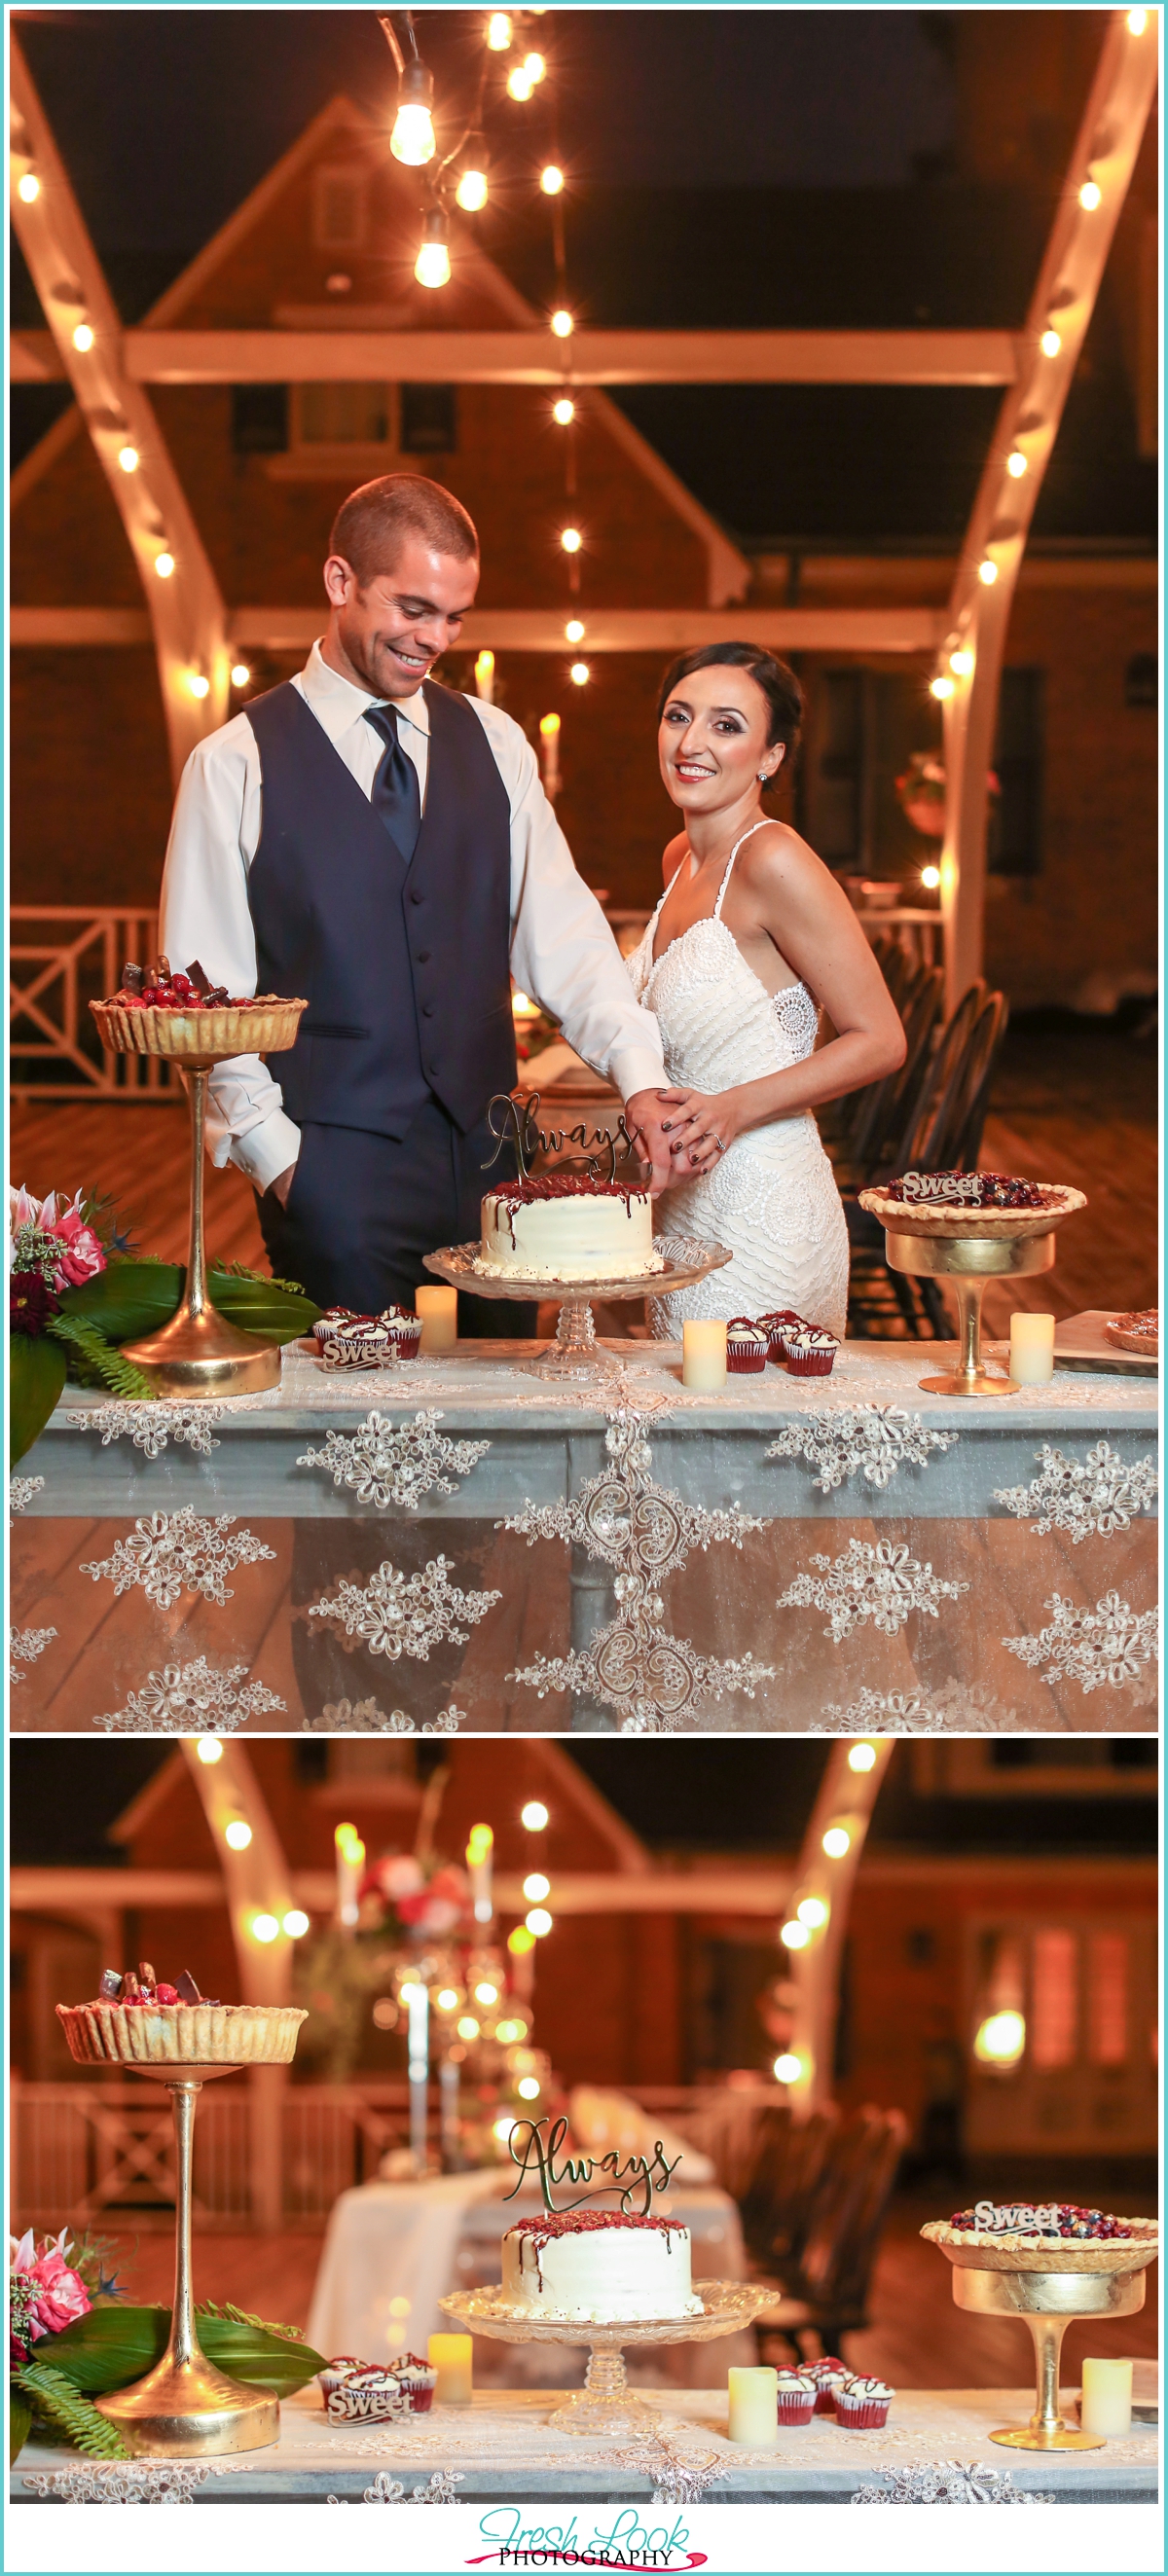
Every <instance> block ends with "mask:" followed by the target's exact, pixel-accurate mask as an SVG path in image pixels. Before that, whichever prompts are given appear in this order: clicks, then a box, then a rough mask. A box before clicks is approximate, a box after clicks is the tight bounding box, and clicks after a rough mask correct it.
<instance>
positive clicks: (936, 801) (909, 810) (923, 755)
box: [896, 751, 1001, 841]
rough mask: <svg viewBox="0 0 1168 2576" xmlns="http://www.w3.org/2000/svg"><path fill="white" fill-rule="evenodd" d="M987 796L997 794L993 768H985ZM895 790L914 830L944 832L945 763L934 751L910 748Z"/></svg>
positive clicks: (935, 838) (940, 834) (938, 835)
mask: <svg viewBox="0 0 1168 2576" xmlns="http://www.w3.org/2000/svg"><path fill="white" fill-rule="evenodd" d="M986 783H987V785H988V788H989V792H990V796H991V798H993V797H996V796H998V795H999V794H1000V792H1001V790H1000V786H999V781H998V778H997V775H996V772H995V771H994V770H992V769H991V770H988V771H987V772H986ZM896 793H897V798H898V800H899V804H900V810H901V812H902V814H907V816H908V819H909V822H910V823H911V824H912V825H913V827H914V830H916V831H918V832H925V833H927V834H928V836H929V839H930V840H933V841H939V840H941V839H943V837H944V832H945V763H944V761H943V760H942V759H941V758H940V757H939V755H938V754H937V753H936V752H935V751H914V752H913V753H912V754H911V756H910V759H909V764H908V768H907V769H902V771H901V774H900V776H899V778H898V779H897V781H896Z"/></svg>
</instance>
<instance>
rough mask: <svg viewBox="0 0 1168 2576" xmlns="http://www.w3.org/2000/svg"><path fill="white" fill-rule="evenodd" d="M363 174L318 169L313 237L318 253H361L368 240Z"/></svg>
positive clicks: (314, 197)
mask: <svg viewBox="0 0 1168 2576" xmlns="http://www.w3.org/2000/svg"><path fill="white" fill-rule="evenodd" d="M365 211H366V183H365V177H364V174H363V172H360V171H353V170H344V169H324V170H318V171H317V173H316V176H315V180H314V182H313V191H312V238H313V242H314V244H315V246H316V248H317V250H359V249H360V247H361V244H362V243H363V241H364V239H365Z"/></svg>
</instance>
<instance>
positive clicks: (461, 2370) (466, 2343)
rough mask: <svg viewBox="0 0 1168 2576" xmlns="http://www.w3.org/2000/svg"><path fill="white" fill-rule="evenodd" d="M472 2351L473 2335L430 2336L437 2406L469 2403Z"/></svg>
mask: <svg viewBox="0 0 1168 2576" xmlns="http://www.w3.org/2000/svg"><path fill="white" fill-rule="evenodd" d="M473 2353H474V2338H473V2336H472V2335H456V2334H433V2335H431V2337H430V2340H429V2343H428V2344H427V2346H426V2359H427V2361H428V2362H429V2364H430V2367H431V2369H432V2370H436V2371H437V2373H438V2385H437V2387H436V2389H435V2391H434V2398H435V2403H436V2404H437V2405H439V2406H469V2404H470V2401H471V2382H472V2356H473ZM776 2405H777V2400H776Z"/></svg>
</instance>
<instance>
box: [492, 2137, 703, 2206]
mask: <svg viewBox="0 0 1168 2576" xmlns="http://www.w3.org/2000/svg"><path fill="white" fill-rule="evenodd" d="M545 2128H546V2129H547V2131H548V2134H547V2139H546V2142H545V2140H544V2138H543V2135H542V2132H543V2130H544V2129H545ZM525 2132H526V2134H524V2133H525ZM567 2134H568V2123H567V2121H566V2120H565V2119H563V2118H561V2119H558V2120H553V2121H552V2124H551V2127H550V2128H548V2124H547V2121H546V2120H516V2122H515V2124H514V2126H513V2128H512V2131H511V2136H510V2139H509V2140H508V2145H509V2148H510V2153H511V2161H512V2163H513V2164H516V2165H518V2167H519V2173H518V2177H517V2179H516V2181H515V2182H514V2183H513V2185H512V2187H511V2190H510V2191H505V2192H504V2194H503V2198H504V2200H514V2198H515V2194H516V2192H517V2191H518V2190H519V2189H520V2187H521V2185H522V2182H523V2178H524V2175H525V2174H528V2173H530V2172H532V2171H533V2170H534V2171H535V2172H537V2173H538V2175H539V2184H540V2190H541V2191H542V2193H543V2205H544V2208H545V2209H546V2211H547V2213H548V2216H549V2217H550V2218H559V2217H565V2216H566V2215H567V2213H568V2211H569V2210H573V2209H582V2208H583V2206H584V2203H585V2202H586V2201H589V2200H603V2199H604V2196H605V2194H606V2192H610V2191H615V2192H617V2193H618V2194H619V2205H620V2207H621V2209H622V2210H623V2212H624V2214H625V2216H626V2218H627V2217H630V2216H631V2215H632V2205H633V2200H634V2197H635V2195H636V2194H637V2193H638V2192H639V2193H640V2194H641V2209H640V2213H639V2214H640V2216H641V2217H642V2218H648V2217H650V2216H651V2214H652V2208H653V2194H654V2192H655V2191H668V2189H669V2184H670V2181H671V2179H672V2177H673V2175H674V2174H675V2173H676V2171H677V2168H678V2166H679V2164H680V2163H681V2157H680V2156H674V2158H673V2160H672V2163H671V2162H670V2159H669V2157H668V2156H667V2155H666V2153H665V2149H664V2147H663V2146H662V2144H661V2140H660V2138H658V2139H657V2141H656V2144H655V2146H654V2148H653V2153H652V2155H651V2156H626V2157H625V2158H624V2161H623V2162H622V2160H621V2157H620V2155H619V2154H618V2152H617V2150H616V2148H615V2147H613V2148H610V2150H609V2153H608V2154H607V2155H605V2156H564V2157H562V2158H561V2157H560V2150H561V2148H562V2146H563V2144H564V2140H565V2138H566V2137H567ZM558 2159H559V2161H557V2160H558ZM596 2173H603V2174H607V2175H608V2177H609V2179H608V2181H607V2182H602V2183H597V2185H596V2188H595V2190H594V2191H581V2192H578V2193H577V2195H576V2198H575V2199H574V2200H565V2201H561V2202H559V2203H557V2202H556V2201H554V2200H553V2199H552V2192H553V2190H555V2191H558V2190H559V2189H560V2186H561V2185H562V2184H563V2183H581V2182H587V2183H590V2182H591V2180H592V2177H593V2174H596ZM626 2175H628V2176H630V2177H631V2179H630V2180H628V2181H626V2179H625V2177H626Z"/></svg>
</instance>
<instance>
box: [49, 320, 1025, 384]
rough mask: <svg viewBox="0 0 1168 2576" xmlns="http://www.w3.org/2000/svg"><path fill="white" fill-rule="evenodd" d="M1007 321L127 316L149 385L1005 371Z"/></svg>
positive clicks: (129, 357) (971, 379) (738, 380)
mask: <svg viewBox="0 0 1168 2576" xmlns="http://www.w3.org/2000/svg"><path fill="white" fill-rule="evenodd" d="M1021 355H1022V348H1021V344H1019V343H1017V342H1016V341H1015V338H1014V336H1013V334H1012V333H1011V332H1009V331H589V330H582V331H576V332H574V333H573V334H572V337H571V339H570V340H558V339H556V338H555V337H554V335H553V333H552V332H550V331H540V330H524V331H502V330H500V331H430V330H424V331H376V330H359V331H354V330H345V329H343V328H341V327H338V328H336V329H330V330H262V331H252V330H247V331H208V330H166V331H159V330H150V329H141V330H128V331H125V332H123V333H122V335H121V357H122V365H123V367H124V370H125V373H126V375H127V377H128V378H129V379H130V380H131V382H133V383H135V384H143V385H237V384H290V385H295V384H325V383H341V384H357V383H364V382H374V383H380V382H385V383H389V384H401V383H405V384H459V385H561V384H562V383H563V380H564V376H565V374H566V373H568V372H570V374H571V377H572V381H573V383H574V384H578V385H1009V384H1012V383H1013V382H1014V380H1015V377H1016V375H1017V372H1018V367H1019V363H1020V357H1021ZM12 369H13V381H14V382H17V383H20V382H23V383H47V382H49V381H50V380H51V379H52V377H53V376H60V375H61V374H63V373H64V372H65V370H64V369H63V368H62V366H61V362H60V352H59V351H58V350H57V349H56V348H55V344H54V342H53V339H52V336H51V334H49V333H47V332H33V331H23V332H15V333H14V334H13V357H12Z"/></svg>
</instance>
